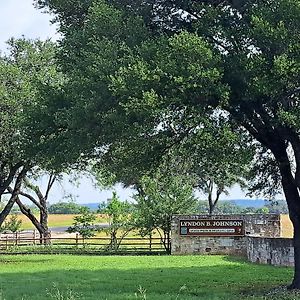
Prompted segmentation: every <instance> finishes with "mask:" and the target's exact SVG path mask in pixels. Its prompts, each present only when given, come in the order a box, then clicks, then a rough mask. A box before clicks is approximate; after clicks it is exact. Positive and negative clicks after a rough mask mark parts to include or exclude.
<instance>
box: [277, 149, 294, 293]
mask: <svg viewBox="0 0 300 300" xmlns="http://www.w3.org/2000/svg"><path fill="white" fill-rule="evenodd" d="M275 157H276V159H277V161H278V163H279V169H280V173H281V181H282V187H283V191H284V194H285V198H286V201H287V205H288V209H289V216H290V219H291V221H292V223H293V226H294V237H293V242H294V260H295V267H294V270H295V272H294V279H293V281H292V283H291V285H290V286H289V289H300V196H299V190H298V187H297V185H296V183H295V179H294V177H293V174H292V170H291V166H290V161H289V159H288V157H287V155H286V151H284V154H283V153H281V155H280V156H278V155H275Z"/></svg>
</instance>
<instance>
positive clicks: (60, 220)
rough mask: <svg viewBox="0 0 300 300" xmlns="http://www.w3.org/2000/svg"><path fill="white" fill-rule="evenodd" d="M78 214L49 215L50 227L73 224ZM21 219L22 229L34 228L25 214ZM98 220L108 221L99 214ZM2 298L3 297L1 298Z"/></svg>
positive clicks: (101, 221) (20, 216)
mask: <svg viewBox="0 0 300 300" xmlns="http://www.w3.org/2000/svg"><path fill="white" fill-rule="evenodd" d="M75 216H76V215H49V227H64V226H71V225H72V223H73V219H74V217H75ZM19 219H21V220H22V229H23V230H24V229H34V226H33V225H32V223H31V222H30V221H29V220H28V218H27V217H26V216H24V215H19ZM97 222H99V223H103V222H107V218H105V216H104V215H101V214H99V215H98V218H97ZM0 299H1V298H0Z"/></svg>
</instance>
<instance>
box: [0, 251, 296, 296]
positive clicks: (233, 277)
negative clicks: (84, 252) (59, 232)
mask: <svg viewBox="0 0 300 300" xmlns="http://www.w3.org/2000/svg"><path fill="white" fill-rule="evenodd" d="M74 259H77V258H76V257H74ZM78 259H80V258H78ZM186 259H187V260H188V259H189V257H186ZM192 259H193V260H195V261H196V259H195V257H192ZM49 260H50V259H47V258H46V259H38V258H36V259H30V258H28V257H26V258H24V264H26V267H24V268H27V269H23V270H22V271H14V269H8V268H7V269H5V270H4V271H1V272H0V290H2V294H3V298H1V296H0V299H1V300H2V299H6V300H19V299H20V300H21V299H24V300H29V299H30V300H37V299H38V300H43V299H60V300H64V299H69V300H70V299H93V300H98V299H103V300H104V299H107V300H126V299H147V300H195V299H197V300H198V299H203V300H216V299H223V300H225V299H245V298H247V297H248V296H249V295H252V297H251V298H249V299H265V298H261V297H260V296H261V295H263V294H264V293H266V291H268V290H270V289H272V288H274V287H276V286H280V285H284V284H287V281H288V280H289V278H291V275H292V270H291V269H289V268H275V267H270V266H261V265H254V264H249V263H247V262H245V260H243V259H240V258H234V257H222V258H219V261H217V262H215V265H206V266H201V265H196V264H195V266H191V265H190V264H189V266H188V267H185V266H180V267H177V266H174V265H172V263H171V264H169V265H165V264H163V263H161V266H159V264H158V266H157V265H155V267H154V266H153V262H155V259H152V260H151V261H149V265H147V258H145V262H144V263H142V264H141V265H133V264H132V265H131V266H130V265H129V266H126V267H125V268H124V267H122V266H121V263H120V266H118V264H114V265H113V267H110V266H109V263H107V264H106V265H101V264H102V263H106V261H105V258H103V260H101V261H100V260H98V264H97V261H95V263H94V265H93V264H92V265H90V264H89V265H88V266H87V267H86V268H80V270H77V269H76V267H75V268H74V266H72V265H68V264H66V265H61V266H59V267H58V266H54V267H53V269H50V270H46V271H45V270H39V269H38V268H36V267H34V266H35V265H34V264H33V269H30V267H29V264H28V262H30V263H31V262H34V263H37V262H38V263H46V264H51V262H50V261H49ZM130 260H131V263H134V262H135V261H136V263H138V262H139V260H138V259H136V260H135V259H132V258H130ZM171 260H172V261H173V260H174V261H176V258H175V259H174V258H171ZM6 261H7V262H10V259H9V258H6ZM123 261H126V258H124V257H123ZM99 262H100V263H99ZM161 262H163V261H162V260H161ZM11 263H12V264H13V263H17V264H18V265H19V264H20V263H22V257H14V258H11ZM0 264H3V260H1V259H0ZM9 266H10V265H9ZM48 267H49V266H48ZM2 269H3V267H2ZM53 284H54V285H55V288H53ZM68 289H69V291H70V290H71V291H72V293H73V298H70V297H69V298H68V297H67V295H66V291H67V290H68ZM56 290H59V291H60V292H62V293H63V294H64V295H65V296H63V298H55V291H56ZM47 291H48V292H47ZM51 295H52V296H51ZM255 297H256V298H255Z"/></svg>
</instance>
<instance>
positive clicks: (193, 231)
mask: <svg viewBox="0 0 300 300" xmlns="http://www.w3.org/2000/svg"><path fill="white" fill-rule="evenodd" d="M179 222H180V226H179V227H180V229H179V230H180V235H182V236H244V235H245V229H244V221H243V220H211V219H206V220H180V221H179Z"/></svg>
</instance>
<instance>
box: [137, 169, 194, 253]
mask: <svg viewBox="0 0 300 300" xmlns="http://www.w3.org/2000/svg"><path fill="white" fill-rule="evenodd" d="M134 199H135V200H136V202H137V204H136V210H137V211H136V214H137V215H136V226H137V228H139V230H140V233H141V235H144V236H145V235H151V234H152V233H153V231H154V230H155V229H157V230H158V232H159V233H160V234H161V231H162V232H163V235H161V239H162V241H163V243H164V245H165V248H166V250H167V251H170V233H171V219H172V216H173V215H174V214H184V213H192V212H195V210H196V199H195V197H194V195H193V187H192V185H191V184H190V182H189V181H187V180H186V178H185V177H184V176H179V175H177V176H171V175H170V176H169V177H165V176H162V175H161V174H159V173H157V174H156V176H155V177H154V178H152V177H147V176H145V177H143V178H142V180H141V182H140V187H139V193H138V194H137V195H135V197H134Z"/></svg>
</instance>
